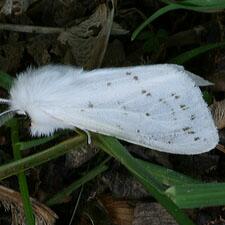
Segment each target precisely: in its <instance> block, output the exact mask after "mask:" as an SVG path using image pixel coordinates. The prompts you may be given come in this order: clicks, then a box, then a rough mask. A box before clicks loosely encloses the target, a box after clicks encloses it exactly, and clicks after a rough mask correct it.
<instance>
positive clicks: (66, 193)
mask: <svg viewBox="0 0 225 225" xmlns="http://www.w3.org/2000/svg"><path fill="white" fill-rule="evenodd" d="M108 160H109V159H107V160H104V161H103V162H102V163H101V164H100V165H99V166H96V167H95V168H94V169H92V170H90V171H89V172H88V173H87V174H85V175H84V176H83V177H81V178H80V179H78V180H76V181H75V182H73V183H72V184H70V185H69V186H68V187H66V188H65V189H63V190H62V191H60V192H59V193H57V194H56V195H54V196H53V197H52V198H50V199H49V200H48V201H47V202H46V203H45V204H47V205H48V206H51V205H55V204H60V203H63V200H64V199H65V197H68V196H69V195H70V194H71V193H72V192H74V191H75V190H77V189H78V188H79V187H81V186H82V185H84V184H85V183H87V182H88V181H90V180H92V179H94V178H95V177H96V176H98V175H99V174H101V173H103V172H104V171H106V170H107V169H108V166H106V165H105V164H106V162H107V161H108Z"/></svg>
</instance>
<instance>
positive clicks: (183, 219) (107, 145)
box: [95, 135, 194, 225]
mask: <svg viewBox="0 0 225 225" xmlns="http://www.w3.org/2000/svg"><path fill="white" fill-rule="evenodd" d="M95 137H96V139H95V143H96V144H97V145H98V146H99V147H100V148H101V149H103V150H104V151H105V152H107V153H108V154H109V155H112V156H113V157H114V158H116V159H117V160H118V161H119V162H120V163H122V164H123V165H124V166H125V167H126V168H127V169H128V170H129V171H130V172H131V173H132V174H133V175H134V176H135V177H136V178H137V179H138V180H139V181H140V183H141V184H142V185H143V186H144V187H145V188H146V189H147V190H148V191H149V192H150V193H151V194H152V195H153V197H154V198H155V199H156V200H157V201H158V202H159V203H160V204H161V205H162V206H163V207H165V208H166V209H167V211H168V212H169V213H170V214H171V215H172V216H173V217H174V218H175V220H176V221H177V222H178V223H179V224H180V225H194V223H193V222H192V221H191V220H190V219H189V218H188V216H187V215H186V214H185V213H183V212H182V210H180V209H179V208H178V206H177V205H175V204H174V203H173V202H172V201H171V200H170V199H169V198H168V197H167V196H166V195H165V193H164V187H163V186H162V185H161V184H160V183H158V182H157V181H156V180H155V179H154V177H152V176H151V175H150V174H149V173H148V172H147V171H146V170H145V168H144V167H143V166H142V164H140V163H138V161H137V160H136V159H135V158H134V157H132V156H131V155H130V154H129V152H128V151H127V150H126V149H125V148H124V147H123V146H122V145H121V144H120V143H119V142H118V141H117V140H116V139H114V138H112V137H105V136H102V135H95Z"/></svg>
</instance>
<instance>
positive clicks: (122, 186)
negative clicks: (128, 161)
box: [102, 168, 149, 199]
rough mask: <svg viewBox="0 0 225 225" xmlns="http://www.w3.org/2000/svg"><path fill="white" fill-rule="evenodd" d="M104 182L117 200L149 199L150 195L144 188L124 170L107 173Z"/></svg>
mask: <svg viewBox="0 0 225 225" xmlns="http://www.w3.org/2000/svg"><path fill="white" fill-rule="evenodd" d="M102 181H103V182H104V183H105V184H106V185H107V186H108V187H109V188H110V190H111V192H112V194H113V196H115V197H116V198H126V199H141V198H145V197H149V193H148V192H147V191H146V190H145V189H144V188H143V186H142V185H141V184H140V183H139V182H138V181H137V180H136V179H135V178H134V177H133V176H131V175H130V174H129V173H128V172H126V171H125V170H124V169H123V168H121V169H118V168H117V170H116V171H109V172H107V173H105V174H104V175H103V177H102Z"/></svg>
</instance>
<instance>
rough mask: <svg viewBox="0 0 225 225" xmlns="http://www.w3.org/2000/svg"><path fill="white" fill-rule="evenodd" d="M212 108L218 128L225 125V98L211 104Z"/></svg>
mask: <svg viewBox="0 0 225 225" xmlns="http://www.w3.org/2000/svg"><path fill="white" fill-rule="evenodd" d="M210 110H211V113H212V116H213V119H214V122H215V125H216V127H217V128H218V129H222V128H224V127H225V100H222V101H219V102H214V103H213V104H212V105H211V106H210Z"/></svg>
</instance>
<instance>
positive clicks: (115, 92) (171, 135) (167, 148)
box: [2, 64, 218, 154]
mask: <svg viewBox="0 0 225 225" xmlns="http://www.w3.org/2000/svg"><path fill="white" fill-rule="evenodd" d="M199 84H203V85H208V83H207V81H205V80H203V79H202V78H201V77H198V76H197V75H194V74H192V73H190V72H188V71H185V70H184V68H183V67H181V66H178V65H173V64H159V65H144V66H136V67H125V68H107V69H96V70H92V71H84V70H83V69H82V68H77V67H73V66H64V65H47V66H43V67H40V68H38V69H32V68H28V69H27V70H26V71H25V72H23V73H20V74H19V75H18V76H17V78H16V79H15V81H14V83H13V85H12V87H11V89H10V98H9V100H5V99H2V102H3V103H7V104H8V105H9V110H7V111H6V112H4V113H3V114H24V115H28V116H29V118H30V120H31V127H30V132H31V134H32V135H33V136H42V135H51V134H53V133H54V132H55V131H56V130H58V129H74V128H79V129H81V130H84V131H86V132H88V131H91V132H96V133H100V134H104V135H109V136H113V137H116V138H118V139H121V140H124V141H127V142H130V143H133V144H137V145H140V146H144V147H147V148H151V149H155V150H159V151H163V152H169V153H176V154H198V153H203V152H206V151H209V150H211V149H213V148H214V147H215V146H216V144H217V143H218V132H217V128H216V127H215V125H214V121H213V119H212V116H211V114H210V111H209V109H208V107H207V105H206V103H205V102H204V100H203V98H202V94H201V91H200V89H199V87H198V85H199Z"/></svg>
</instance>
